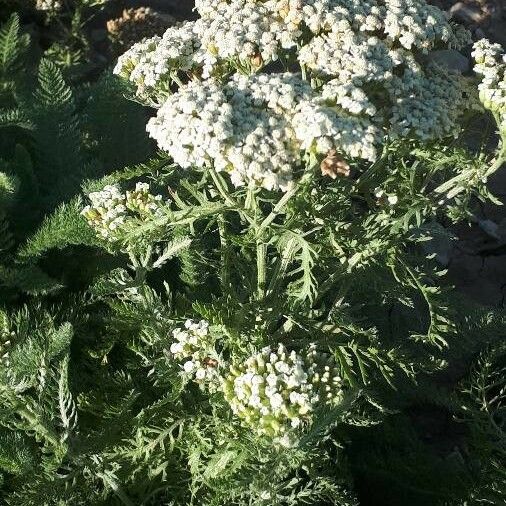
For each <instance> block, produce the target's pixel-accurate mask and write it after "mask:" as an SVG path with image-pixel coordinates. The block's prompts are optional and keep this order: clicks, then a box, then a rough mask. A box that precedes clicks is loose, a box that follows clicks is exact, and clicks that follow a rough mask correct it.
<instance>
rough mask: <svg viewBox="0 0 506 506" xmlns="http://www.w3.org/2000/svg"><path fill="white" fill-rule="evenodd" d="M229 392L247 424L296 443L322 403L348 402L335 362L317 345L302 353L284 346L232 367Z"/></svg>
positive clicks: (226, 383)
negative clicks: (298, 431) (296, 432)
mask: <svg viewBox="0 0 506 506" xmlns="http://www.w3.org/2000/svg"><path fill="white" fill-rule="evenodd" d="M223 391H224V394H225V398H226V400H227V401H228V403H229V404H230V406H231V408H232V410H233V412H234V413H235V414H236V415H237V416H238V417H240V418H241V419H242V420H243V421H244V423H245V424H247V425H248V426H250V427H252V428H253V429H254V430H256V431H257V432H258V433H259V434H261V435H267V436H269V437H271V438H273V439H275V440H277V441H279V442H280V443H290V441H291V440H292V437H291V436H292V435H293V434H294V430H295V429H297V428H298V427H299V426H301V425H303V424H305V423H309V422H310V421H311V419H312V416H313V413H314V410H315V408H316V407H317V406H321V405H324V404H329V403H333V404H336V403H339V402H340V401H341V400H342V398H343V382H342V380H341V378H340V376H339V374H338V372H337V370H336V368H335V364H334V362H333V361H332V360H330V358H329V356H328V355H326V354H323V353H318V352H317V351H316V349H315V347H314V346H310V347H309V349H308V350H307V351H305V352H302V353H300V354H299V353H296V352H295V351H293V350H292V351H288V350H287V349H286V347H285V346H284V345H282V344H279V345H278V347H277V348H274V349H273V348H270V347H267V348H264V349H262V350H261V351H260V352H259V353H256V354H255V355H253V356H251V357H250V358H248V359H247V360H246V361H245V362H244V363H242V364H240V365H236V366H234V365H233V366H231V367H230V374H229V375H228V376H227V378H226V379H225V380H224V382H223Z"/></svg>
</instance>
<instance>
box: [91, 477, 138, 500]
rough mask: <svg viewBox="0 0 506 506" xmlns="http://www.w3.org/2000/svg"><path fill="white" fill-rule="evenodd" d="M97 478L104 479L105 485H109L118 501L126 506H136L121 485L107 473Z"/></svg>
mask: <svg viewBox="0 0 506 506" xmlns="http://www.w3.org/2000/svg"><path fill="white" fill-rule="evenodd" d="M97 476H98V477H99V478H102V480H103V481H104V483H107V485H108V486H109V487H110V488H111V490H112V491H113V492H114V493H115V494H116V496H117V497H118V499H119V500H120V501H121V502H122V503H123V504H125V506H134V503H133V502H132V501H131V500H130V499H129V497H128V496H127V495H126V493H125V491H124V490H123V488H122V487H121V485H120V484H119V483H118V482H117V481H116V480H115V479H113V478H112V477H111V476H110V475H108V474H107V473H105V472H104V473H97Z"/></svg>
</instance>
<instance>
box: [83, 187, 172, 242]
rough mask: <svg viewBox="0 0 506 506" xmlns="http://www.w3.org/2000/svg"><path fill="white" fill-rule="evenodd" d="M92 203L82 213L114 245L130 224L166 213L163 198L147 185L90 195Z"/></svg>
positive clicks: (108, 188)
mask: <svg viewBox="0 0 506 506" xmlns="http://www.w3.org/2000/svg"><path fill="white" fill-rule="evenodd" d="M88 198H89V199H90V201H91V204H90V205H88V206H86V207H85V208H84V209H83V210H82V211H81V214H82V216H84V218H85V219H86V221H87V222H88V224H89V225H90V226H91V227H92V228H93V229H94V230H95V232H96V233H97V234H98V235H99V236H100V237H102V238H103V239H105V240H107V241H109V242H115V241H117V240H118V238H119V237H121V233H122V232H123V231H124V230H125V229H126V228H127V227H128V225H129V224H131V223H132V222H135V221H138V220H141V221H142V220H147V219H152V218H153V217H157V216H161V215H162V214H163V210H162V209H163V202H162V196H161V195H153V194H151V193H150V191H149V185H148V184H147V183H137V184H136V186H135V189H134V190H131V191H126V192H122V191H121V189H120V187H119V186H118V185H108V186H106V187H104V189H103V190H101V191H97V192H92V193H90V194H89V195H88Z"/></svg>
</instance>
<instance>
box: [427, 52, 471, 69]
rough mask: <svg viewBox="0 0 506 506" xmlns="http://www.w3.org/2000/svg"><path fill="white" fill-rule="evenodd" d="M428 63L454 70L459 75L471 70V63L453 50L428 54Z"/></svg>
mask: <svg viewBox="0 0 506 506" xmlns="http://www.w3.org/2000/svg"><path fill="white" fill-rule="evenodd" d="M427 59H428V60H429V61H432V62H434V63H437V64H438V65H441V66H442V67H446V68H448V69H450V70H455V71H457V72H460V73H461V74H465V73H466V72H469V71H470V70H471V62H470V61H469V58H466V57H465V56H464V55H463V54H461V53H459V52H458V51H456V50H455V49H440V50H437V51H432V52H431V53H429V56H428V58H427Z"/></svg>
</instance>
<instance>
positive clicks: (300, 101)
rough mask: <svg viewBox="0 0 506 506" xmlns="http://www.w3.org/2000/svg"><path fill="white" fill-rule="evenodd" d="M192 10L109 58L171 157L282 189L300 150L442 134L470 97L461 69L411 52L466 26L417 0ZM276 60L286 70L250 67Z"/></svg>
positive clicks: (357, 149)
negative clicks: (151, 108) (146, 106)
mask: <svg viewBox="0 0 506 506" xmlns="http://www.w3.org/2000/svg"><path fill="white" fill-rule="evenodd" d="M196 9H197V11H198V12H199V14H200V16H201V17H200V19H198V20H196V21H192V22H185V23H182V24H180V25H179V26H175V27H172V28H169V29H168V30H167V31H166V32H165V34H164V35H163V36H162V37H157V36H155V37H153V38H151V39H148V40H146V41H144V42H141V43H139V44H136V45H134V46H133V47H132V48H131V49H130V50H129V51H127V53H125V54H124V55H123V56H122V57H121V58H120V59H119V60H118V63H117V65H116V68H115V72H116V73H118V74H121V75H123V76H124V77H125V78H126V79H129V80H130V81H132V82H133V83H134V84H135V86H136V89H137V94H138V95H139V96H140V97H141V98H144V99H145V100H146V101H147V102H149V103H151V104H155V105H157V106H159V108H160V110H159V112H158V114H157V116H156V117H155V118H153V119H152V120H151V121H150V122H149V125H148V131H149V133H150V135H151V136H152V137H153V138H154V139H156V141H157V142H158V145H159V147H160V148H161V149H163V150H166V151H167V152H168V153H169V154H170V155H171V156H172V157H173V158H174V161H175V162H176V163H178V164H179V165H181V167H183V168H189V167H192V166H197V167H204V166H213V167H214V168H215V169H216V170H219V171H227V172H229V173H230V175H231V179H232V181H233V183H234V184H235V185H237V186H238V185H243V184H248V183H249V182H250V181H254V182H255V183H256V184H258V185H261V186H263V187H265V188H267V189H281V190H286V189H287V188H288V187H289V186H290V182H291V181H292V180H293V179H294V177H295V175H296V174H297V173H298V169H301V168H302V167H301V165H302V160H303V159H304V154H305V152H306V151H313V152H314V153H318V154H321V155H323V156H327V154H328V153H329V152H330V151H331V150H335V151H336V152H337V153H339V154H340V155H342V156H343V157H344V158H346V159H348V160H350V161H352V160H353V159H362V160H369V161H371V160H374V159H375V157H376V151H377V147H378V145H380V144H381V142H382V140H383V139H384V138H385V137H388V136H391V137H392V136H393V137H399V136H410V137H416V138H419V139H422V140H431V139H434V138H440V137H441V136H444V135H451V134H454V133H455V132H456V130H457V129H458V120H459V117H460V115H461V114H462V113H463V112H464V111H465V110H466V109H467V108H468V96H467V94H466V86H465V81H466V78H464V77H463V76H461V75H459V74H455V73H452V72H451V71H450V70H448V69H444V70H441V69H438V68H437V67H436V66H435V64H434V63H432V64H429V63H427V62H426V60H424V59H423V58H420V56H421V53H428V52H429V51H431V50H433V49H441V48H447V49H448V48H460V47H462V46H463V45H465V44H466V43H467V42H469V40H470V38H469V33H468V32H467V31H466V30H465V29H463V28H461V27H457V26H456V25H453V24H452V23H451V22H450V21H449V19H448V17H447V15H446V14H445V13H444V12H443V11H441V10H440V9H438V8H437V7H434V6H432V5H428V4H427V3H426V2H425V0H215V1H213V2H209V1H204V0H197V2H196ZM276 60H281V61H282V62H283V63H284V64H285V62H290V63H289V65H290V67H289V68H290V69H292V73H290V74H276V73H275V72H276V69H277V67H276V66H274V65H270V67H269V72H268V73H267V74H261V73H260V72H261V71H262V70H263V69H264V67H266V66H267V65H269V64H270V63H272V62H274V61H276ZM428 60H430V58H429V59H427V61H428ZM294 61H295V62H297V61H298V64H299V67H297V66H296V65H294V64H293V63H292V62H294ZM422 62H423V63H422ZM278 67H281V65H278ZM285 68H286V64H285ZM248 76H249V77H248ZM309 83H311V84H309ZM287 104H288V105H287Z"/></svg>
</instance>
